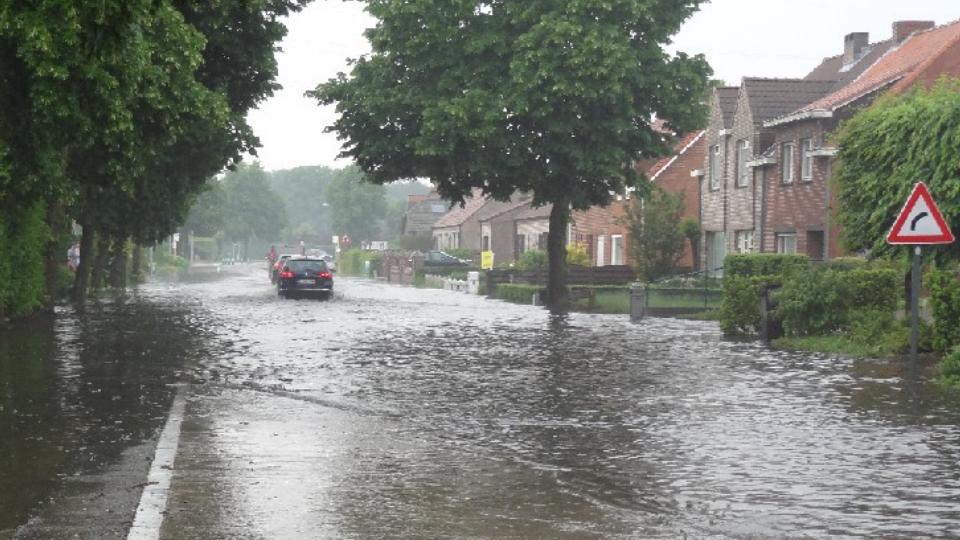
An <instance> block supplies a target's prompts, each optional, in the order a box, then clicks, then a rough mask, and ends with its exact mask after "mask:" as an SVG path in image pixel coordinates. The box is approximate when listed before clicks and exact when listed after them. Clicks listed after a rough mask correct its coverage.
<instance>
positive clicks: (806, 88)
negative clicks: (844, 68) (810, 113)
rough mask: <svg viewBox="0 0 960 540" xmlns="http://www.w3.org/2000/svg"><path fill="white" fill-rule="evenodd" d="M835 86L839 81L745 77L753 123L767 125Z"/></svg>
mask: <svg viewBox="0 0 960 540" xmlns="http://www.w3.org/2000/svg"><path fill="white" fill-rule="evenodd" d="M834 83H835V81H812V80H807V79H762V78H753V77H744V79H743V89H744V92H746V93H747V100H748V102H749V103H750V111H751V113H752V114H753V121H754V122H763V121H765V120H770V119H772V118H776V117H778V116H782V115H784V114H787V113H790V112H793V111H795V110H797V109H799V108H800V107H803V106H805V105H807V104H808V103H812V102H814V101H816V100H818V99H820V98H822V97H823V96H825V95H826V94H827V93H829V92H830V91H831V90H832V89H833V86H834Z"/></svg>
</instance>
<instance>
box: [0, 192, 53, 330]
mask: <svg viewBox="0 0 960 540" xmlns="http://www.w3.org/2000/svg"><path fill="white" fill-rule="evenodd" d="M45 217H46V213H45V209H44V205H43V204H41V203H37V204H35V205H33V206H32V207H30V208H28V209H26V210H20V211H14V215H13V216H7V215H5V216H4V220H2V221H0V253H2V254H3V256H2V257H0V316H2V315H3V314H6V315H10V316H14V317H16V316H22V315H28V314H30V313H33V312H35V311H36V310H38V309H40V308H41V307H42V306H43V302H44V298H45V296H46V293H47V290H46V278H45V275H44V271H43V269H44V266H45V265H44V255H45V254H46V247H47V241H48V240H49V238H50V232H49V229H48V228H47V225H46V222H45V219H44V218H45ZM8 218H11V219H8Z"/></svg>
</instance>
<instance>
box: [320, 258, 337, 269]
mask: <svg viewBox="0 0 960 540" xmlns="http://www.w3.org/2000/svg"><path fill="white" fill-rule="evenodd" d="M320 258H321V259H323V260H324V261H325V262H326V263H327V268H329V269H330V271H331V272H336V271H337V260H336V259H335V258H334V257H333V255H324V256H322V257H320Z"/></svg>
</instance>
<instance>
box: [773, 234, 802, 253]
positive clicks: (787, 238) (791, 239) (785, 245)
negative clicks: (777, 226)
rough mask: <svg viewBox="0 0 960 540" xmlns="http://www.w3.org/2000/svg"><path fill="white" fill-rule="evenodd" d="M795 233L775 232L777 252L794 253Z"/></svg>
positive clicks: (795, 246)
mask: <svg viewBox="0 0 960 540" xmlns="http://www.w3.org/2000/svg"><path fill="white" fill-rule="evenodd" d="M796 252H797V235H796V234H795V233H778V234H777V253H796Z"/></svg>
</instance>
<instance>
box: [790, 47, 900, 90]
mask: <svg viewBox="0 0 960 540" xmlns="http://www.w3.org/2000/svg"><path fill="white" fill-rule="evenodd" d="M895 44H896V42H895V41H894V40H893V38H891V39H888V40H886V41H881V42H879V43H871V44H870V45H869V46H868V48H867V52H866V53H864V54H862V55H861V56H860V58H859V59H857V61H855V62H853V63H852V64H850V65H849V66H845V65H844V64H843V55H842V54H840V55H837V56H831V57H829V58H824V59H823V62H821V63H820V65H819V66H817V67H815V68H814V69H813V71H811V72H810V73H808V74H807V76H806V77H804V79H806V80H808V81H836V83H835V84H834V86H833V91H836V90H839V89H840V88H843V87H844V86H846V85H848V84H850V83H851V82H853V81H854V80H856V78H857V77H859V76H860V75H861V74H862V73H863V72H864V71H866V70H867V68H869V67H870V66H872V65H873V64H874V63H875V62H876V61H877V60H879V59H880V58H882V57H883V55H884V54H886V53H887V51H889V50H890V48H891V47H893V46H894V45H895Z"/></svg>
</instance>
